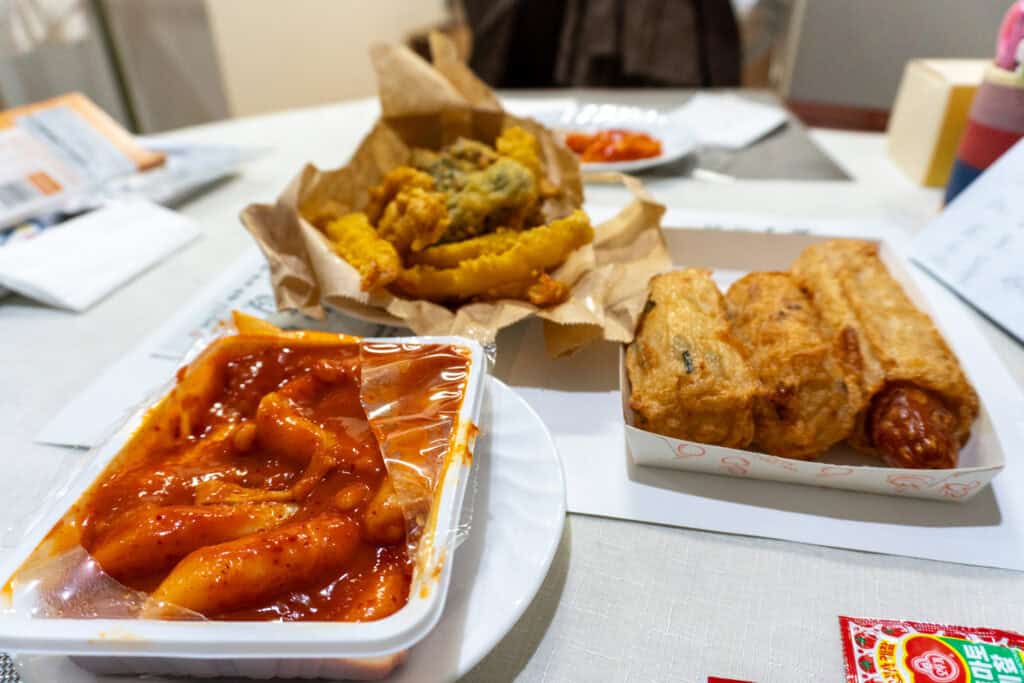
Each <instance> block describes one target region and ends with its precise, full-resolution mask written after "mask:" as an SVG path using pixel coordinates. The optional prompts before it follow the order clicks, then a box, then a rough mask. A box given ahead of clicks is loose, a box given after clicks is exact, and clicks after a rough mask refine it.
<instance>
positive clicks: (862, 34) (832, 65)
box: [784, 0, 1010, 109]
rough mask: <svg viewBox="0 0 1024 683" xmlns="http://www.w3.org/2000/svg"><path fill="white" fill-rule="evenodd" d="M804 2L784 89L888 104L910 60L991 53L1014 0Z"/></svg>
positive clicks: (795, 94)
mask: <svg viewBox="0 0 1024 683" xmlns="http://www.w3.org/2000/svg"><path fill="white" fill-rule="evenodd" d="M798 5H803V11H802V15H803V16H802V21H801V22H800V24H801V25H800V26H799V30H800V33H799V37H798V42H797V44H796V50H795V57H793V56H791V57H790V59H792V60H793V62H792V65H791V66H792V71H791V75H790V78H789V79H788V87H786V86H785V85H784V89H785V90H786V91H787V92H786V93H785V94H786V96H787V97H788V98H789V99H793V100H802V101H808V102H824V103H829V104H842V105H853V106H859V107H871V108H877V109H889V108H891V107H892V102H893V100H894V99H895V97H896V90H897V87H898V86H899V81H900V77H901V76H902V74H903V66H904V65H905V64H906V62H907V61H908V60H910V59H913V58H915V57H974V58H979V57H982V58H984V57H987V58H991V57H992V56H993V55H994V54H995V41H996V33H997V32H998V30H999V24H1000V22H1001V21H1002V17H1003V13H1005V12H1006V10H1007V9H1008V8H1009V6H1010V0H802V1H801V2H799V3H798ZM798 14H799V12H798ZM797 20H798V21H799V19H797ZM797 28H798V27H797V26H794V27H793V28H792V29H791V30H796V29H797Z"/></svg>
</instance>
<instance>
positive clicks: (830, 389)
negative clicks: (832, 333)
mask: <svg viewBox="0 0 1024 683" xmlns="http://www.w3.org/2000/svg"><path fill="white" fill-rule="evenodd" d="M725 300H726V304H727V308H728V313H729V323H730V329H731V330H732V334H733V337H734V338H735V339H736V341H737V342H738V343H739V344H740V346H741V347H742V348H743V349H744V351H745V352H746V354H747V358H748V359H749V360H750V365H751V366H752V367H753V369H754V372H755V373H756V374H757V376H758V379H759V381H760V383H761V391H760V392H759V394H758V396H757V398H756V399H755V401H754V442H753V443H754V447H755V448H758V449H759V450H763V451H765V452H766V453H771V454H772V455H781V456H785V457H788V458H800V459H804V458H813V457H816V456H818V455H820V454H822V453H824V452H825V451H826V450H828V448H829V447H830V446H832V445H833V444H835V443H838V442H839V441H842V440H843V439H845V438H846V437H847V436H848V435H849V434H850V430H851V429H853V421H854V417H855V416H856V413H857V408H858V405H859V383H858V379H857V377H856V375H852V374H850V375H849V376H848V374H847V372H845V371H844V369H843V366H842V364H841V363H840V362H839V360H838V358H837V357H836V356H835V353H834V349H833V348H832V346H831V344H830V342H828V341H826V340H825V338H824V337H823V336H822V335H821V332H820V331H819V321H818V316H817V314H816V313H815V311H814V308H813V307H812V306H811V302H810V301H809V300H808V299H807V297H806V296H804V294H803V292H801V291H800V289H799V288H798V287H797V286H796V284H795V283H794V282H793V280H792V278H790V276H789V274H788V273H750V274H748V275H746V276H745V277H743V278H741V279H740V280H737V281H736V282H735V283H733V285H732V287H730V288H729V292H728V293H727V294H726V295H725Z"/></svg>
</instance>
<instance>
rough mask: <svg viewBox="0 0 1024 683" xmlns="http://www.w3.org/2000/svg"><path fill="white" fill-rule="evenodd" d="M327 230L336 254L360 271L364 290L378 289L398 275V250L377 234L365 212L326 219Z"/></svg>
mask: <svg viewBox="0 0 1024 683" xmlns="http://www.w3.org/2000/svg"><path fill="white" fill-rule="evenodd" d="M326 232H327V237H328V238H329V239H330V240H331V243H332V246H333V247H334V251H335V252H336V253H337V254H338V256H340V257H341V258H343V259H345V261H347V262H348V263H349V265H351V266H352V267H353V268H355V269H356V270H357V271H359V275H360V277H361V279H362V281H361V284H360V286H361V287H362V289H363V291H367V292H368V291H372V290H374V289H379V288H381V287H384V286H386V285H388V284H389V283H391V282H393V281H394V279H395V278H396V277H398V273H399V271H400V270H401V269H402V259H401V257H399V255H398V251H397V250H396V249H395V247H394V245H392V244H391V243H390V242H388V241H387V240H385V239H382V238H381V236H380V235H378V234H377V231H376V230H374V228H373V226H372V225H370V222H369V221H368V220H367V218H366V214H365V213H349V214H345V215H344V216H341V217H340V218H337V219H335V220H333V221H331V222H330V223H328V224H327V229H326Z"/></svg>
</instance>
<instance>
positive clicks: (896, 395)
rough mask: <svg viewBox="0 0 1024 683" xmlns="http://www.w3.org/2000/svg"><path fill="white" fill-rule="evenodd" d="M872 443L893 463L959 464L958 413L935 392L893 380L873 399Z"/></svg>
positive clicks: (950, 465)
mask: <svg viewBox="0 0 1024 683" xmlns="http://www.w3.org/2000/svg"><path fill="white" fill-rule="evenodd" d="M867 427H868V436H869V438H870V441H871V443H872V444H873V445H874V446H875V448H877V449H878V450H879V451H881V454H882V458H883V459H884V460H885V461H886V463H888V464H889V465H892V466H893V467H928V468H938V469H943V468H949V467H956V462H957V452H958V451H959V450H960V446H959V444H958V443H957V440H956V433H955V430H956V416H955V415H953V413H952V412H950V411H949V409H948V408H946V406H945V405H943V404H942V401H940V400H939V399H937V398H935V397H934V396H933V395H932V394H931V393H929V392H927V391H924V390H922V389H918V388H917V387H914V386H912V385H904V384H890V385H888V386H886V388H885V389H883V390H882V391H880V392H879V393H878V395H877V396H876V397H875V398H874V400H873V401H872V402H871V411H870V413H869V415H868V420H867Z"/></svg>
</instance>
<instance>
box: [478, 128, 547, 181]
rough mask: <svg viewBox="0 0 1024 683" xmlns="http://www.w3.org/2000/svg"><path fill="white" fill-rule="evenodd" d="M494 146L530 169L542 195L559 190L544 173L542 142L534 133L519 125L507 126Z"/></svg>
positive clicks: (501, 153)
mask: <svg viewBox="0 0 1024 683" xmlns="http://www.w3.org/2000/svg"><path fill="white" fill-rule="evenodd" d="M494 147H495V149H497V150H498V154H500V155H502V156H504V157H508V158H510V159H514V160H516V161H518V162H519V163H521V164H522V165H523V166H525V167H526V168H528V169H530V173H532V174H533V177H534V179H535V180H536V181H537V188H538V191H539V193H540V194H541V195H542V196H545V197H547V196H551V195H553V194H555V193H556V192H557V189H558V188H556V187H555V186H554V185H553V184H552V183H551V182H550V181H549V180H548V179H547V177H546V176H545V175H544V165H543V164H542V163H541V160H540V144H539V143H538V142H537V137H536V136H535V135H534V134H533V133H531V132H529V131H528V130H526V129H525V128H521V127H519V126H512V127H511V128H506V129H505V130H503V131H502V132H501V135H499V136H498V139H497V140H495V141H494Z"/></svg>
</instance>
